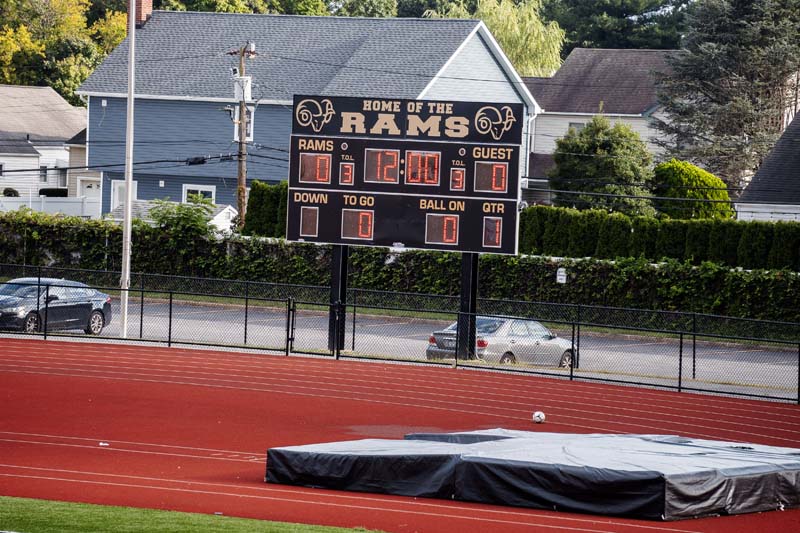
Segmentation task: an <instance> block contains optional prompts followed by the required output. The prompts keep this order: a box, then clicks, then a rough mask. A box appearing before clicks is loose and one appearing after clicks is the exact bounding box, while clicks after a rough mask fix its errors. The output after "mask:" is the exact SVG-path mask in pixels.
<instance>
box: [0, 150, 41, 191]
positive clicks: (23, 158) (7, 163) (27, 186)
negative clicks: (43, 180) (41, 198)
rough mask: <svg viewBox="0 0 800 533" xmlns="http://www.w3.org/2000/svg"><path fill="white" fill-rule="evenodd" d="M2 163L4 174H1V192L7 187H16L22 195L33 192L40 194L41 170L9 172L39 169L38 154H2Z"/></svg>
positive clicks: (0, 159) (0, 156) (0, 155)
mask: <svg viewBox="0 0 800 533" xmlns="http://www.w3.org/2000/svg"><path fill="white" fill-rule="evenodd" d="M0 164H2V165H3V175H2V176H0V193H1V192H2V191H3V189H5V188H6V187H11V188H12V189H15V190H16V191H17V192H18V193H19V195H20V196H28V194H29V193H32V194H33V195H34V196H38V195H39V187H40V185H39V171H38V170H36V171H33V172H30V173H29V172H8V171H9V170H25V169H38V168H39V156H38V155H6V154H0Z"/></svg>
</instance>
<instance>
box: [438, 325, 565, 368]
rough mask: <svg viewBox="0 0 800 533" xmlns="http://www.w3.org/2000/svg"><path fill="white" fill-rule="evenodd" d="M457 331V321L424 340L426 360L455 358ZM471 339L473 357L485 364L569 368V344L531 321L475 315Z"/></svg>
mask: <svg viewBox="0 0 800 533" xmlns="http://www.w3.org/2000/svg"><path fill="white" fill-rule="evenodd" d="M457 331H458V323H457V322H455V323H453V324H450V325H449V326H448V327H446V328H445V329H443V330H441V331H434V332H433V333H432V334H431V336H430V338H429V339H428V348H427V350H426V351H425V355H426V356H427V358H428V359H429V360H434V359H445V358H452V357H455V349H456V335H457ZM475 336H476V340H475V355H476V356H477V357H478V359H482V360H484V361H486V362H489V363H500V364H512V363H529V364H535V365H547V366H556V365H558V366H560V367H569V366H570V365H572V343H571V342H570V341H568V340H566V339H562V338H559V337H558V336H557V335H554V334H553V333H552V332H551V331H550V330H549V329H547V328H546V327H544V326H543V325H542V324H540V323H539V322H536V321H535V320H520V319H511V318H493V317H485V316H479V317H477V318H476V319H475Z"/></svg>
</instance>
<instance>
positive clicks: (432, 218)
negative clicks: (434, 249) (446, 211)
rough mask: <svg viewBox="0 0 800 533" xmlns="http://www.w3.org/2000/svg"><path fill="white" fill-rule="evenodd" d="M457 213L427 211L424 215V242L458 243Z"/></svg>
mask: <svg viewBox="0 0 800 533" xmlns="http://www.w3.org/2000/svg"><path fill="white" fill-rule="evenodd" d="M458 218H459V217H458V215H439V214H433V213H428V214H427V215H426V216H425V243H426V244H448V245H454V246H455V245H457V244H458Z"/></svg>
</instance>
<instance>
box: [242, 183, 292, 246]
mask: <svg viewBox="0 0 800 533" xmlns="http://www.w3.org/2000/svg"><path fill="white" fill-rule="evenodd" d="M287 195H288V183H287V182H285V181H282V182H280V183H278V184H276V185H270V184H267V183H262V182H260V181H254V182H253V183H252V184H251V185H250V197H249V199H248V201H247V213H246V215H245V221H244V228H243V230H242V233H244V234H245V235H258V236H261V237H285V236H286V200H287Z"/></svg>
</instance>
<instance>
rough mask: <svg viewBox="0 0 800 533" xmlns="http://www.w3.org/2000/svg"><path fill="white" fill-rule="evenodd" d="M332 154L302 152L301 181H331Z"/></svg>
mask: <svg viewBox="0 0 800 533" xmlns="http://www.w3.org/2000/svg"><path fill="white" fill-rule="evenodd" d="M330 182H331V154H300V183H330Z"/></svg>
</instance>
